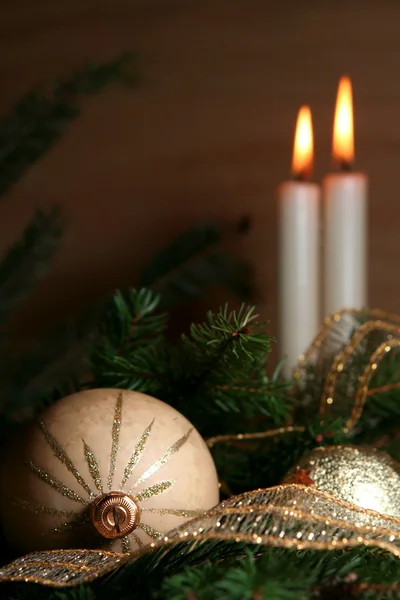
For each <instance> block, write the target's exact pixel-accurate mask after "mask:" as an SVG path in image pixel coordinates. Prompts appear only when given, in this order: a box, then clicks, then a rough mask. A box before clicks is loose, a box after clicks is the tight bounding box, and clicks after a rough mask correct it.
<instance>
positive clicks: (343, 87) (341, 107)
mask: <svg viewBox="0 0 400 600" xmlns="http://www.w3.org/2000/svg"><path fill="white" fill-rule="evenodd" d="M333 158H334V160H335V161H337V162H338V163H339V164H340V165H342V166H347V167H348V166H349V165H351V163H352V162H353V161H354V125H353V93H352V88H351V81H350V79H349V78H348V77H342V78H341V79H340V81H339V88H338V93H337V98H336V110H335V122H334V125H333Z"/></svg>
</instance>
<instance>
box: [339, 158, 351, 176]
mask: <svg viewBox="0 0 400 600" xmlns="http://www.w3.org/2000/svg"><path fill="white" fill-rule="evenodd" d="M340 170H341V171H343V172H344V173H348V172H349V171H351V170H352V164H351V162H350V161H348V160H341V161H340Z"/></svg>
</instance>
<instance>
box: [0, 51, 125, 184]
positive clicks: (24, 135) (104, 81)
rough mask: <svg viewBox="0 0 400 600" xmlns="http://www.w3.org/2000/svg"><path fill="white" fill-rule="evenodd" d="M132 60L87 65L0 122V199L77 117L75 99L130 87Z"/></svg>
mask: <svg viewBox="0 0 400 600" xmlns="http://www.w3.org/2000/svg"><path fill="white" fill-rule="evenodd" d="M131 67H132V57H131V56H129V55H123V56H120V57H118V58H116V59H113V60H110V61H108V62H104V63H101V64H92V65H87V66H86V67H85V68H84V69H82V70H80V71H78V72H76V73H74V74H73V75H72V76H71V77H70V78H69V79H67V80H65V81H61V82H59V83H57V84H54V85H53V86H50V87H47V88H46V87H43V88H41V89H37V90H34V91H32V92H30V93H28V94H26V95H25V96H24V97H23V98H22V99H21V100H20V101H19V103H18V104H17V105H16V106H15V108H14V109H13V110H12V111H11V112H10V114H9V115H7V116H5V117H3V119H2V121H1V122H0V195H2V194H4V193H5V192H6V191H7V190H8V189H9V188H10V187H11V186H12V185H13V184H15V183H16V182H17V181H18V180H19V179H20V178H21V177H22V176H23V175H24V173H25V171H26V170H27V169H28V168H29V167H30V166H31V165H32V164H33V163H34V162H36V161H37V160H39V159H40V158H41V157H42V156H44V154H46V152H48V151H49V149H50V148H51V147H52V146H53V145H54V144H55V142H57V141H58V140H59V139H60V138H61V137H62V135H63V134H64V131H65V129H66V127H67V125H68V124H69V122H70V121H71V120H72V119H75V118H76V117H78V116H79V113H80V111H79V108H78V99H79V97H80V96H81V95H83V94H93V93H97V92H99V91H101V90H102V89H104V88H105V87H106V86H107V85H108V84H109V83H111V82H113V81H122V82H124V83H129V82H131V83H133V82H134V80H135V78H134V77H132V76H131V75H130V69H131Z"/></svg>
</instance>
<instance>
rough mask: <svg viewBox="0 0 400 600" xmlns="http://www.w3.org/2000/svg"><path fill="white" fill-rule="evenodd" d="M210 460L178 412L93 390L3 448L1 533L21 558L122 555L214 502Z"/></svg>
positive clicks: (56, 408) (135, 396)
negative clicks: (42, 553)
mask: <svg viewBox="0 0 400 600" xmlns="http://www.w3.org/2000/svg"><path fill="white" fill-rule="evenodd" d="M218 499H219V488H218V478H217V473H216V469H215V466H214V462H213V459H212V457H211V454H210V452H209V450H208V448H207V446H206V444H205V442H204V440H203V439H202V437H201V436H200V434H199V433H198V432H197V431H196V430H195V429H194V428H193V426H192V425H191V424H190V423H189V421H187V419H186V418H185V417H183V415H181V414H180V413H179V412H177V411H176V410H175V409H174V408H172V407H171V406H169V405H167V404H165V403H164V402H161V401H160V400H157V399H156V398H152V397H151V396H147V395H145V394H140V393H138V392H132V391H124V390H115V389H101V390H88V391H84V392H80V393H78V394H73V395H71V396H68V397H66V398H63V399H62V400H60V401H58V402H57V403H55V404H54V405H53V406H51V407H49V408H48V409H47V410H46V411H45V412H44V413H43V415H42V416H41V418H40V420H39V421H38V422H37V423H35V424H34V425H32V426H30V427H28V428H27V430H26V431H24V432H23V433H22V434H21V435H20V436H19V437H18V438H17V439H15V440H14V441H13V442H12V443H11V444H10V446H9V447H8V448H7V449H6V452H5V455H4V456H3V464H2V467H1V474H0V519H1V527H2V529H3V532H4V535H5V537H6V539H7V541H8V542H9V544H10V545H11V546H12V547H14V548H15V550H17V551H19V552H30V551H35V550H47V549H58V548H65V549H67V548H102V549H106V550H113V551H117V552H118V551H122V552H129V551H131V550H132V551H133V550H137V549H138V548H140V547H142V546H144V545H146V544H148V543H151V542H152V541H154V540H156V539H160V538H162V537H163V536H164V535H165V534H166V533H167V532H168V531H170V530H171V529H174V528H175V527H177V526H179V525H181V524H182V523H184V522H185V521H187V520H189V519H190V518H193V517H196V516H198V515H199V514H202V513H203V512H204V511H205V510H207V509H210V508H212V507H213V506H214V505H216V504H217V503H218Z"/></svg>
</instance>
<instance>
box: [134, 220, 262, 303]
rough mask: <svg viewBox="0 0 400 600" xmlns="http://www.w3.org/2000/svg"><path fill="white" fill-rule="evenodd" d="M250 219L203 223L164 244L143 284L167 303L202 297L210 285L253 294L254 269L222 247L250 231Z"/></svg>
mask: <svg viewBox="0 0 400 600" xmlns="http://www.w3.org/2000/svg"><path fill="white" fill-rule="evenodd" d="M248 228H249V220H248V219H247V217H244V218H242V219H241V220H240V221H239V222H238V223H235V224H234V225H233V226H232V225H224V224H222V225H221V224H217V223H202V224H200V225H197V226H195V227H194V228H192V229H190V230H188V231H186V232H184V233H183V234H181V235H180V236H179V237H177V238H176V239H175V240H174V241H173V242H172V243H171V244H169V245H168V246H166V247H164V248H163V249H162V251H161V252H160V253H159V254H157V255H156V256H155V257H154V259H153V260H152V261H151V262H150V264H149V265H148V266H147V267H146V268H145V269H144V271H143V273H142V276H141V278H140V279H139V286H140V287H149V288H151V289H153V290H155V291H157V292H158V293H159V294H160V295H161V301H162V306H163V307H169V306H172V305H174V304H176V303H177V302H180V301H182V300H185V299H187V298H199V297H201V296H202V295H203V294H204V291H205V289H206V288H207V287H210V286H213V285H223V286H225V287H226V288H227V289H229V290H230V291H232V292H233V293H234V294H236V295H237V296H238V297H239V298H241V299H243V300H247V299H249V298H250V297H252V296H253V290H252V285H251V271H250V268H249V266H248V265H247V264H246V263H244V262H243V261H241V260H239V259H238V258H235V257H234V256H232V255H231V254H228V253H227V252H224V251H223V250H221V245H222V243H226V242H227V241H229V239H230V238H237V237H238V236H241V235H243V234H245V233H247V231H248Z"/></svg>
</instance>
